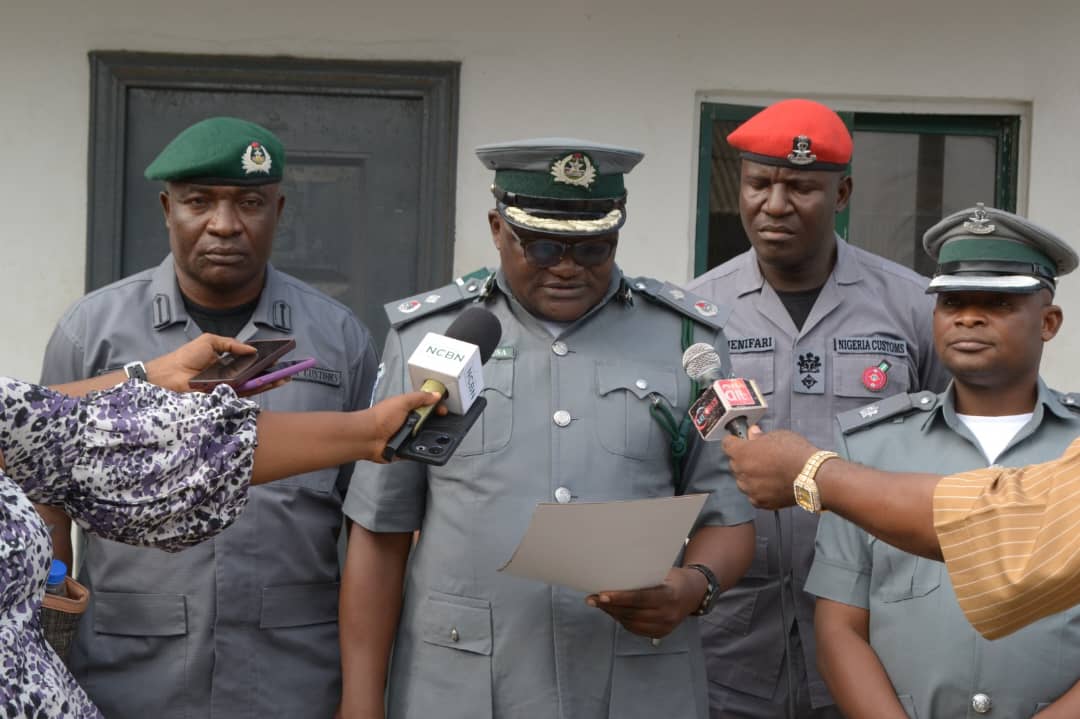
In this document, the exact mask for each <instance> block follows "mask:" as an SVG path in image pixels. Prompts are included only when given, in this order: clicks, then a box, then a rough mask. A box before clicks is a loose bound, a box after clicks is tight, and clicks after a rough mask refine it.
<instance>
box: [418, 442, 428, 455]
mask: <svg viewBox="0 0 1080 719" xmlns="http://www.w3.org/2000/svg"><path fill="white" fill-rule="evenodd" d="M416 451H417V452H420V453H421V454H423V453H424V452H426V451H427V445H426V444H418V445H416Z"/></svg>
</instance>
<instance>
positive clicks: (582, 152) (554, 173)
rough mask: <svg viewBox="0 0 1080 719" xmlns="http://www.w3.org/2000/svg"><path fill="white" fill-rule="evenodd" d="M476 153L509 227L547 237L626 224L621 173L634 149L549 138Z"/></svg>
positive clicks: (634, 158)
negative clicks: (489, 175) (491, 172)
mask: <svg viewBox="0 0 1080 719" xmlns="http://www.w3.org/2000/svg"><path fill="white" fill-rule="evenodd" d="M476 156H477V157H479V158H480V161H481V162H482V163H484V166H485V167H487V168H488V169H491V170H494V171H495V181H494V183H493V184H492V186H491V192H492V194H494V195H495V200H496V207H497V209H498V212H499V214H500V215H501V216H502V217H503V219H505V220H506V221H507V222H509V223H510V224H511V225H512V226H513V227H517V228H521V229H523V230H531V231H533V232H543V233H546V234H552V235H574V236H583V235H596V234H606V233H612V232H615V231H617V230H618V229H619V228H620V227H622V226H623V224H624V223H625V222H626V187H625V185H624V184H623V175H625V174H626V173H628V172H630V170H632V169H634V166H635V165H637V164H638V163H639V162H641V158H642V157H644V154H643V153H641V152H639V151H638V150H633V149H629V148H625V147H616V146H614V145H602V144H598V143H595V142H589V141H587V140H575V139H570V138H561V137H552V138H538V139H530V140H517V141H515V142H500V143H495V144H491V145H481V146H480V147H478V148H476Z"/></svg>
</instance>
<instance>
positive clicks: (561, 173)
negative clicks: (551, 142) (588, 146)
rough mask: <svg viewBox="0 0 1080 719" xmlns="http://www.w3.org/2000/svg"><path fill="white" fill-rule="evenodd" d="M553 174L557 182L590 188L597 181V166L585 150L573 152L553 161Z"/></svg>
mask: <svg viewBox="0 0 1080 719" xmlns="http://www.w3.org/2000/svg"><path fill="white" fill-rule="evenodd" d="M551 176H552V177H553V178H555V182H561V183H563V184H565V185H574V186H576V187H584V188H585V189H589V186H590V185H592V183H593V182H595V181H596V167H595V166H594V165H593V162H592V159H590V158H589V156H588V155H586V154H585V153H584V152H571V153H570V154H569V155H567V156H566V157H561V158H559V159H557V160H555V161H554V162H552V163H551Z"/></svg>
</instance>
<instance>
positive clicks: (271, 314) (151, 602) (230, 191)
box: [42, 117, 377, 719]
mask: <svg viewBox="0 0 1080 719" xmlns="http://www.w3.org/2000/svg"><path fill="white" fill-rule="evenodd" d="M284 169H285V151H284V148H283V147H282V144H281V142H280V140H278V138H277V137H275V136H274V134H273V133H271V132H270V131H269V130H267V129H265V128H263V127H260V126H259V125H256V124H254V123H251V122H246V121H244V120H240V119H236V118H230V117H215V118H211V119H208V120H204V121H202V122H199V123H196V124H195V125H192V126H191V127H189V128H188V129H186V130H184V131H183V132H181V133H180V134H179V135H178V136H177V137H176V138H175V139H174V140H173V141H172V142H170V143H169V144H168V146H167V147H165V149H164V150H162V152H161V154H160V155H158V157H157V159H155V160H154V161H153V163H151V164H150V166H149V167H148V168H147V170H146V176H147V178H148V179H151V180H160V181H163V182H164V183H165V187H164V191H163V192H161V195H160V201H161V206H162V210H163V212H164V216H165V226H166V228H167V229H168V234H169V247H170V249H171V254H170V255H169V256H167V257H166V258H165V259H164V260H163V261H162V262H161V264H160V265H158V266H157V267H155V268H153V269H150V270H146V271H145V272H140V273H138V274H136V275H133V276H131V277H127V278H125V279H123V280H120V281H119V282H116V283H113V284H111V285H109V286H107V287H103V288H102V289H100V290H97V291H95V292H92V293H90V294H89V295H87V296H86V297H84V298H82V299H81V300H79V301H78V302H76V303H75V305H74V306H73V307H72V308H71V309H69V310H68V311H67V313H66V314H65V315H64V316H63V317H62V318H61V319H60V322H59V324H58V325H57V327H56V330H55V331H54V333H53V336H52V339H51V340H50V342H49V345H48V348H47V350H46V354H45V362H44V369H43V370H42V380H43V381H44V382H46V383H50V384H53V383H58V382H66V381H69V380H73V379H76V378H80V377H88V376H92V375H94V374H97V373H99V372H103V371H108V370H111V369H116V368H120V367H125V368H126V369H127V371H128V374H129V376H135V377H138V376H140V375H141V374H142V373H144V372H145V369H144V368H143V366H142V365H141V363H140V361H141V360H144V359H146V358H149V357H155V356H158V355H160V354H162V353H164V352H168V351H169V350H172V349H174V348H176V347H178V346H180V345H181V344H183V343H184V342H186V341H188V340H189V339H191V338H193V337H195V336H197V335H199V334H201V333H202V332H214V333H215V334H220V335H225V336H229V337H236V338H237V339H240V340H243V341H249V340H254V339H273V338H278V337H295V339H296V345H297V347H296V350H295V352H294V354H295V355H296V356H298V357H304V356H308V355H311V356H314V357H316V358H317V359H318V361H319V364H318V367H317V368H315V369H314V370H308V371H307V372H304V373H301V374H297V375H294V376H293V381H292V382H290V383H289V384H287V385H286V386H283V387H281V388H278V389H275V390H274V391H273V392H270V393H266V394H263V395H260V396H259V397H258V399H257V401H258V402H259V404H260V405H262V406H263V407H265V408H268V409H274V410H319V409H323V410H331V409H332V410H341V409H346V410H349V409H360V408H363V407H366V406H367V405H368V402H369V400H370V397H371V392H372V387H373V384H374V381H375V373H376V370H377V360H376V356H375V349H374V347H373V346H372V344H371V337H370V335H369V333H368V330H367V329H366V328H365V327H364V326H363V325H362V324H361V323H360V322H359V320H357V318H356V316H355V315H354V314H353V313H352V312H351V311H350V310H349V309H348V308H346V307H344V306H343V305H341V304H340V303H338V302H336V301H335V300H333V299H331V298H330V297H327V296H326V295H324V294H323V293H321V292H319V291H318V290H316V289H315V288H313V287H311V286H309V285H307V284H305V283H303V282H301V281H300V280H298V279H296V278H294V277H291V276H289V275H286V274H284V273H282V272H280V271H278V270H276V269H275V268H274V267H273V266H272V265H271V264H270V263H269V257H270V252H271V248H272V244H273V239H274V232H275V229H276V227H277V223H278V220H279V218H280V216H281V212H282V208H283V207H284V203H285V197H284V195H283V194H282V190H281V180H282V175H283V171H284ZM351 475H352V465H346V466H342V467H340V468H338V469H337V470H327V471H323V472H316V473H311V474H305V475H302V476H298V477H294V478H292V479H288V480H284V481H282V482H275V483H274V484H272V485H267V486H264V487H256V488H253V489H252V490H251V494H250V498H249V508H248V510H247V511H246V512H244V514H243V516H242V517H241V518H240V519H239V520H238V521H237V522H236V524H235V525H233V526H232V527H230V528H229V529H228V530H226V531H225V532H222V533H221V534H220V535H218V536H217V537H215V538H214V539H212V540H210V541H207V542H204V543H203V544H200V545H199V546H197V547H193V548H192V549H189V550H187V551H184V552H181V553H179V554H175V555H173V554H164V553H162V552H158V551H154V550H152V549H139V548H135V547H129V546H126V545H120V544H116V543H114V542H109V541H106V540H103V539H99V538H93V537H88V538H87V544H86V550H85V553H84V555H83V556H84V557H85V559H84V562H83V566H82V571H81V573H80V578H81V579H83V580H84V581H85V582H86V583H87V584H88V585H89V586H90V587H91V588H92V590H93V591H92V593H91V600H90V606H89V608H88V610H87V612H86V616H85V617H84V618H83V620H82V621H81V622H80V626H79V635H78V637H77V639H76V641H75V643H74V645H73V647H72V650H71V659H70V663H71V668H72V670H73V672H74V674H75V676H76V677H77V678H78V679H79V681H80V683H81V684H82V685H83V686H84V687H86V690H87V693H88V694H89V695H90V696H91V698H92V699H93V700H94V702H96V703H97V705H98V706H99V707H100V708H101V710H102V711H103V712H104V714H105V715H106V716H109V717H120V718H123V717H139V718H140V719H142V718H143V717H158V718H160V719H165V717H181V716H183V717H213V718H218V719H233V718H234V717H241V716H249V715H252V714H257V715H259V716H267V717H329V716H331V715H332V714H333V712H334V710H335V708H336V706H337V703H338V700H339V697H340V669H339V667H340V661H339V650H338V633H337V597H338V557H337V539H338V534H339V532H340V530H341V527H342V521H343V520H342V517H341V504H342V501H343V499H344V496H345V491H346V489H347V487H348V483H349V480H350V477H351ZM67 526H70V525H67ZM66 532H67V528H66V527H64V528H62V529H61V530H60V532H58V534H60V535H61V536H60V537H59V539H61V540H63V539H64V537H63V535H64V534H65V533H66ZM66 551H67V552H70V548H67V549H66Z"/></svg>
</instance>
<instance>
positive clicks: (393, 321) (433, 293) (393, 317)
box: [383, 267, 495, 329]
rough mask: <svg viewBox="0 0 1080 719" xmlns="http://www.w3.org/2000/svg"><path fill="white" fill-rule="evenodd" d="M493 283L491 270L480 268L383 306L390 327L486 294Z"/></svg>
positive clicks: (489, 291)
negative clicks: (436, 286) (440, 285)
mask: <svg viewBox="0 0 1080 719" xmlns="http://www.w3.org/2000/svg"><path fill="white" fill-rule="evenodd" d="M494 284H495V271H494V270H489V269H488V268H486V267H484V268H481V269H479V270H476V271H475V272H470V273H469V274H467V275H463V276H461V277H459V278H457V279H456V280H454V281H453V282H451V283H450V284H448V285H444V286H442V287H440V288H438V289H436V290H430V291H428V292H421V293H419V294H416V295H412V296H411V297H406V298H404V299H401V300H394V301H393V302H387V303H386V304H385V305H383V309H385V310H386V316H387V317H388V318H390V326H391V327H393V328H394V329H398V328H400V327H404V326H405V325H407V324H409V323H410V322H413V321H415V320H418V319H420V318H421V317H427V316H428V315H432V314H435V313H436V312H443V311H445V310H448V309H451V308H453V307H458V306H460V305H463V304H465V303H466V302H472V301H474V300H476V299H478V298H482V297H487V296H488V295H489V294H490V293H491V290H492V287H493V286H494Z"/></svg>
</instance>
